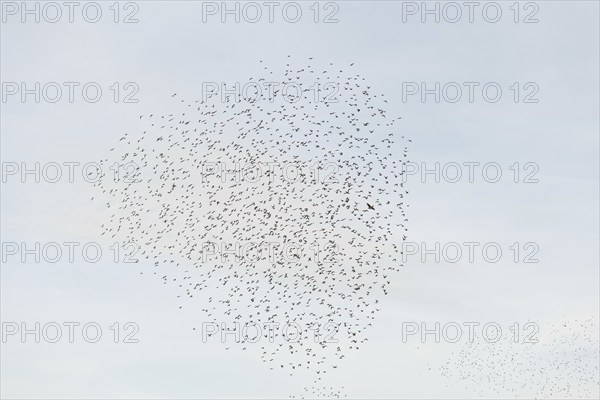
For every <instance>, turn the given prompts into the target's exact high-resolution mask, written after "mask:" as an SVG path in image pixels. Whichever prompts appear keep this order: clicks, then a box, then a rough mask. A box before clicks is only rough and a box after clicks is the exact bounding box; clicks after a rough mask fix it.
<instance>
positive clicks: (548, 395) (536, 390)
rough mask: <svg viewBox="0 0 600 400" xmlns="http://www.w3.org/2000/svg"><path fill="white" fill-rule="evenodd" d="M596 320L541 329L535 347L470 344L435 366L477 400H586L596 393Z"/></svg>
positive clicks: (510, 341)
mask: <svg viewBox="0 0 600 400" xmlns="http://www.w3.org/2000/svg"><path fill="white" fill-rule="evenodd" d="M598 329H599V327H598V320H597V318H587V319H575V320H565V321H563V322H561V323H559V324H554V325H550V324H548V326H541V327H540V328H539V333H538V334H536V337H535V339H536V340H539V341H538V342H535V343H527V342H526V341H523V340H522V338H520V339H519V340H517V341H515V339H514V336H513V335H512V334H511V335H504V336H503V337H502V338H501V339H500V340H499V341H498V342H496V343H491V342H486V341H483V340H475V341H473V343H467V344H466V345H465V347H463V348H462V349H461V350H460V351H459V352H457V353H454V354H452V355H451V356H450V358H449V359H448V360H447V361H446V363H445V364H444V365H442V366H441V367H440V371H441V374H442V376H444V377H446V378H448V379H451V381H452V383H451V385H452V386H455V385H457V382H458V383H464V384H465V389H466V390H468V391H470V392H472V393H473V395H474V396H477V397H479V398H489V397H491V396H493V397H497V398H536V399H588V398H589V399H591V398H598V396H599V395H600V381H599V380H598V376H599V373H600V371H599V369H598V365H599V362H600V359H599V354H600V348H599V338H598Z"/></svg>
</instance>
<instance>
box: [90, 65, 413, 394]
mask: <svg viewBox="0 0 600 400" xmlns="http://www.w3.org/2000/svg"><path fill="white" fill-rule="evenodd" d="M265 64H266V63H263V62H262V61H261V63H260V65H261V67H260V68H261V69H262V71H263V73H262V75H261V76H255V77H253V78H250V79H249V80H248V81H247V82H251V83H254V84H258V85H264V84H265V83H266V82H278V83H279V84H280V85H279V86H274V88H275V90H274V91H273V93H269V92H268V91H266V90H265V91H263V93H262V95H261V97H253V98H241V99H236V98H234V96H229V97H227V98H223V97H221V95H220V94H217V95H213V96H209V97H208V98H205V99H192V100H187V99H183V98H181V97H182V96H181V95H178V94H173V95H172V97H173V99H172V100H173V101H174V102H175V103H176V107H174V108H175V109H174V110H173V112H170V113H162V114H160V113H148V114H145V115H142V116H140V117H139V118H140V123H141V124H144V127H143V128H142V129H140V133H136V134H134V133H126V134H124V135H123V137H121V139H120V140H119V143H118V144H117V145H116V146H115V147H114V148H113V149H111V150H110V152H109V157H107V158H106V159H104V160H102V164H103V165H104V166H111V165H114V163H115V162H117V163H118V164H119V165H121V166H127V168H125V167H124V170H127V171H124V172H123V174H124V175H123V177H125V175H126V177H127V179H126V182H124V180H123V179H122V180H120V181H115V180H114V179H112V177H111V176H109V175H106V176H105V177H103V178H104V179H101V180H100V181H99V182H98V183H97V184H96V186H97V189H98V197H100V198H102V197H103V198H104V200H103V201H105V204H106V206H107V207H109V208H110V210H112V216H111V217H110V219H109V220H107V221H106V223H105V224H104V225H103V226H102V234H103V235H106V236H108V237H110V238H112V239H114V240H118V241H120V242H122V243H126V242H133V243H136V244H138V245H139V246H140V252H139V253H138V258H140V259H141V261H144V262H146V263H148V264H150V265H152V266H153V271H152V273H153V274H155V275H157V277H158V278H159V279H162V281H163V282H164V284H165V285H170V286H171V287H173V288H175V289H176V290H178V291H179V294H178V297H179V298H180V300H181V304H180V308H184V307H188V306H190V307H195V310H202V312H203V317H202V320H201V322H211V323H215V324H219V325H220V324H221V323H226V325H227V326H228V327H231V326H232V324H233V322H239V323H240V324H242V325H244V324H247V323H250V324H258V325H259V326H264V324H265V323H270V322H274V323H279V324H281V326H283V325H285V324H290V323H293V324H296V326H300V327H301V329H302V332H301V334H300V338H299V340H295V341H291V340H281V339H282V337H281V331H277V330H276V332H275V335H276V336H278V339H280V340H278V341H274V342H273V343H271V342H270V341H269V340H267V339H266V338H267V332H266V331H265V330H263V332H262V335H263V336H264V337H263V338H262V340H260V341H256V340H255V338H254V337H250V336H251V335H245V336H243V337H242V338H241V340H240V341H239V343H231V342H228V343H227V344H226V346H227V348H230V347H231V346H240V347H241V348H242V349H243V350H246V349H250V346H260V352H259V353H260V358H261V360H262V361H264V362H266V363H268V364H269V365H270V367H271V369H280V370H287V372H289V374H294V373H295V372H298V371H300V370H304V371H309V372H310V373H311V374H313V376H314V384H315V386H314V387H313V388H309V387H307V388H305V389H306V395H308V396H311V397H314V396H326V397H338V396H340V392H339V391H335V390H333V391H332V390H329V389H328V390H327V391H325V389H320V387H321V386H319V385H323V384H324V380H323V378H324V377H325V376H326V374H327V373H329V372H330V371H334V370H335V369H336V368H338V365H339V364H340V362H341V361H342V360H343V359H344V358H345V357H346V355H347V354H348V351H354V350H358V349H360V348H361V346H362V344H363V343H365V342H366V341H367V340H368V338H367V334H366V333H367V330H368V328H369V327H370V326H371V325H372V322H373V320H374V318H375V316H376V314H377V311H378V310H379V307H380V304H381V303H380V300H381V298H382V296H385V295H386V294H387V293H388V289H389V285H390V283H391V280H392V275H393V274H394V273H395V272H397V271H398V270H399V269H400V268H401V267H402V265H401V262H400V260H401V257H400V249H401V244H402V241H403V240H404V239H405V238H406V232H407V228H406V224H407V221H408V220H407V217H406V214H405V210H406V207H408V205H407V204H406V202H405V201H406V200H405V199H406V195H407V194H408V191H407V190H406V188H405V187H404V184H403V179H402V178H403V177H402V171H403V164H404V163H406V162H407V161H408V159H407V156H408V155H407V146H408V143H409V142H410V140H407V139H405V137H404V136H402V135H401V134H400V133H399V131H398V128H397V126H396V125H397V122H398V120H399V119H400V118H399V117H395V116H391V115H389V114H388V111H387V109H386V106H387V100H386V99H385V97H384V96H383V95H381V94H378V93H376V91H375V89H374V88H372V87H371V86H369V84H368V83H367V82H366V79H365V78H364V77H362V76H361V75H360V74H359V73H357V72H356V71H355V68H354V65H353V64H350V65H348V66H346V67H339V66H336V65H334V64H333V63H325V64H322V65H319V64H318V63H317V62H316V61H314V60H313V59H312V58H310V59H308V60H303V61H300V62H295V64H296V65H292V64H294V61H293V60H292V58H291V57H289V56H288V59H287V60H286V64H285V67H284V68H274V69H271V68H270V67H268V66H266V65H265ZM291 86H293V87H300V88H301V92H299V93H297V95H296V97H293V98H291V97H290V93H293V91H291V90H289V91H287V92H285V91H284V90H283V89H282V88H285V87H291ZM231 87H232V85H229V88H231ZM316 88H321V90H317V89H316ZM325 89H326V90H325ZM198 97H201V96H198ZM273 163H277V164H273ZM131 166H134V167H133V168H129V167H131ZM268 166H271V167H268ZM273 166H274V167H273ZM107 169H108V168H107ZM236 171H242V174H241V175H240V174H236V173H235V172H236ZM246 171H253V172H252V174H251V175H252V176H251V177H250V174H248V175H246V173H245V172H246ZM226 172H227V173H226ZM267 244H269V247H268V248H269V249H271V251H270V253H269V254H268V256H266V255H264V254H263V253H259V252H258V250H256V249H259V248H260V249H264V248H265V247H266V246H267ZM236 246H239V247H236ZM236 248H246V249H249V248H252V249H253V251H254V250H256V251H254V253H252V254H253V257H246V256H245V254H242V257H235V256H234V255H232V254H229V255H227V254H225V253H227V252H228V251H229V252H232V251H235V249H236ZM286 248H287V249H288V253H286ZM290 248H292V249H293V251H292V256H290V253H289V249H290ZM232 249H233V250H232ZM257 254H260V255H261V256H260V257H256V256H255V255H257ZM246 255H247V254H246ZM141 273H144V271H142V272H141ZM332 325H333V326H335V327H336V328H335V332H334V333H332V335H333V337H332V339H335V340H334V341H328V340H324V339H325V333H327V332H323V329H325V328H324V327H326V326H329V327H331V326H332ZM315 328H316V329H320V330H321V331H320V332H321V333H319V334H318V338H319V340H315V332H319V331H315ZM193 329H195V330H196V331H198V334H200V331H201V330H202V329H201V325H200V324H196V325H195V326H194V327H193ZM251 332H254V331H251ZM329 333H331V332H329ZM217 335H218V334H217Z"/></svg>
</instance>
